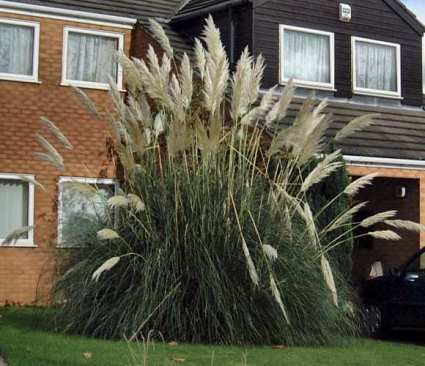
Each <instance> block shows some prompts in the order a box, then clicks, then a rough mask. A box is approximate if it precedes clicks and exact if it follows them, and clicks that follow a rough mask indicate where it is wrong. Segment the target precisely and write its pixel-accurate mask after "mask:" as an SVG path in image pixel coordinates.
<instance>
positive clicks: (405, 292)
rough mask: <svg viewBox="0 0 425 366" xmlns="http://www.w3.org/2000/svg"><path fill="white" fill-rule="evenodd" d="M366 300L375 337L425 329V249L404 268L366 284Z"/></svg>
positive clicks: (372, 332)
mask: <svg viewBox="0 0 425 366" xmlns="http://www.w3.org/2000/svg"><path fill="white" fill-rule="evenodd" d="M363 301H364V304H365V307H366V319H367V323H368V327H369V331H370V333H371V335H372V336H382V335H385V334H386V332H387V331H389V330H391V329H393V328H409V329H412V328H417V329H425V248H423V249H422V250H420V251H419V252H418V253H417V254H416V255H414V256H413V257H412V258H411V259H410V260H409V261H407V263H406V264H405V265H404V266H402V267H401V268H399V269H394V270H392V271H390V273H388V274H386V275H384V276H382V277H378V278H375V279H372V280H369V281H368V282H366V284H365V286H364V288H363Z"/></svg>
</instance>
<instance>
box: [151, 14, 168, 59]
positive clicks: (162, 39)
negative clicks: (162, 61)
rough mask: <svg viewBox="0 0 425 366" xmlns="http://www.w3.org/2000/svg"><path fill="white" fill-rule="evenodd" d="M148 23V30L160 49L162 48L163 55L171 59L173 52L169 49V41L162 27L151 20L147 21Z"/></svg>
mask: <svg viewBox="0 0 425 366" xmlns="http://www.w3.org/2000/svg"><path fill="white" fill-rule="evenodd" d="M149 23H150V29H151V31H152V33H153V35H154V37H155V39H156V40H157V41H158V43H159V44H160V45H161V47H162V48H163V50H164V51H165V53H166V54H167V55H168V57H169V58H173V57H174V50H173V47H171V44H170V40H169V39H168V37H167V34H166V33H165V31H164V28H163V27H162V25H161V24H159V23H158V22H157V21H156V20H154V19H152V18H150V19H149Z"/></svg>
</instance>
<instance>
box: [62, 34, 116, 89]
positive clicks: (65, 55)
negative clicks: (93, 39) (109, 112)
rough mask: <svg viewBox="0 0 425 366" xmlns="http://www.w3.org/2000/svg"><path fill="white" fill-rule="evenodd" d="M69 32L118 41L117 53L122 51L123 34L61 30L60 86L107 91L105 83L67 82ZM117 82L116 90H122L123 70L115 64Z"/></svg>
mask: <svg viewBox="0 0 425 366" xmlns="http://www.w3.org/2000/svg"><path fill="white" fill-rule="evenodd" d="M69 32H72V33H81V34H91V35H95V36H102V37H109V38H115V39H117V40H118V50H117V51H118V52H123V51H124V34H122V33H117V32H106V31H97V30H93V29H83V28H75V27H64V30H63V50H62V82H61V85H64V86H71V85H72V86H76V87H80V88H89V89H100V90H109V89H110V87H109V84H107V83H97V82H89V81H81V80H68V79H67V78H66V75H67V60H68V36H69ZM117 67H118V71H117V80H115V81H116V83H117V85H118V88H119V89H120V90H122V88H123V69H122V66H121V65H120V64H119V63H118V62H117Z"/></svg>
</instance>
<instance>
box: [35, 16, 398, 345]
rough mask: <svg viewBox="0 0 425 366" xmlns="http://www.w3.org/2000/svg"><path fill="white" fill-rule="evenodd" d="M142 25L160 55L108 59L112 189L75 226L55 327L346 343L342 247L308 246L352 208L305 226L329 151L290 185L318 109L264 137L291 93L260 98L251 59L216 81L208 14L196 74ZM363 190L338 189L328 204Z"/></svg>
mask: <svg viewBox="0 0 425 366" xmlns="http://www.w3.org/2000/svg"><path fill="white" fill-rule="evenodd" d="M152 27H153V30H154V32H155V33H156V35H157V38H158V40H159V42H160V43H161V45H162V47H163V49H164V50H165V53H164V55H163V56H162V59H161V61H159V58H158V56H157V55H156V54H155V52H154V50H153V48H152V47H151V48H150V49H149V51H148V55H147V58H148V61H147V63H146V62H145V61H143V60H129V59H127V58H126V57H124V56H120V62H121V64H122V66H123V68H124V70H125V75H126V79H127V90H128V95H127V97H126V100H125V101H124V100H123V98H122V96H121V95H120V93H119V92H118V89H117V87H116V85H115V84H114V83H113V82H111V97H112V101H113V103H114V107H115V111H114V113H111V114H110V115H108V117H110V118H111V120H112V127H113V132H114V134H113V135H114V142H115V148H116V151H117V154H118V156H119V160H120V163H121V166H122V169H121V171H122V173H123V174H122V175H123V176H122V190H121V191H120V192H118V194H117V195H116V196H114V197H112V198H110V199H109V200H108V205H109V207H110V212H109V214H108V215H106V218H104V219H105V220H107V222H100V221H99V220H97V221H96V220H93V222H91V223H90V224H87V225H85V226H88V227H86V228H85V230H83V231H82V232H84V233H85V234H84V235H83V236H80V238H79V244H80V245H81V249H80V252H79V256H78V258H77V259H76V264H75V266H73V267H72V268H71V269H70V270H69V271H68V272H67V273H66V274H65V275H64V277H63V278H62V279H61V280H60V281H59V283H58V286H57V290H58V293H59V294H60V296H61V298H62V299H63V300H64V302H63V306H62V311H61V319H62V321H63V322H64V324H65V325H66V329H67V330H68V331H71V332H78V333H82V334H87V335H94V336H98V337H105V338H113V337H124V336H125V337H127V338H130V339H134V338H135V337H141V336H142V335H145V336H147V334H148V333H149V332H150V331H157V332H160V333H161V334H162V335H163V336H164V337H165V338H166V339H169V340H179V341H185V342H212V343H243V344H246V343H256V344H261V343H275V342H278V343H285V344H288V345H303V344H309V345H318V344H329V343H331V342H334V341H338V340H340V339H341V336H344V335H352V334H356V333H357V331H358V329H359V323H358V321H357V320H356V317H355V316H354V315H353V312H351V311H347V309H349V308H350V306H347V304H348V303H347V302H348V300H349V299H348V295H347V294H348V292H349V288H348V285H347V283H346V281H343V280H341V279H340V277H341V276H340V273H339V271H338V268H334V270H332V267H331V265H330V263H329V260H328V257H329V255H330V254H329V253H330V251H332V249H333V248H336V247H338V245H340V244H341V243H343V242H344V241H345V239H346V236H345V234H344V235H342V236H339V237H337V238H335V239H334V240H332V241H331V242H329V243H326V245H323V244H324V243H323V238H324V237H329V235H330V234H331V233H333V232H336V231H337V230H340V229H341V228H344V227H346V225H347V223H348V224H350V220H351V217H352V215H353V214H354V213H355V212H356V211H358V210H359V209H360V208H361V207H362V204H359V205H356V206H354V207H352V208H349V209H348V210H345V211H344V212H338V213H336V216H335V217H330V218H329V219H328V220H327V222H328V221H329V223H328V225H326V226H325V227H320V226H318V223H319V222H320V213H317V214H316V215H315V214H313V211H312V209H311V207H310V204H309V200H308V198H307V194H308V192H310V190H311V188H312V187H314V186H315V185H317V184H319V183H320V182H321V181H323V179H326V178H327V177H329V176H331V175H332V174H334V173H335V172H336V171H338V170H340V169H342V167H343V163H342V162H341V160H340V158H341V155H340V152H339V151H335V152H333V153H331V154H327V155H324V156H323V158H321V160H320V161H319V163H318V164H317V165H316V166H315V167H314V168H313V169H311V170H310V171H309V172H308V174H305V172H306V170H307V169H308V168H309V166H310V165H311V163H312V161H315V160H316V159H317V156H318V154H321V153H322V152H323V151H325V150H324V149H325V147H326V145H325V143H324V132H325V131H326V129H327V128H328V127H329V125H330V123H331V118H330V116H328V115H326V114H324V108H325V107H326V101H323V102H321V103H320V104H318V105H317V103H316V102H315V101H314V100H313V99H311V98H310V99H307V100H306V101H305V103H304V105H303V107H302V108H301V111H300V112H299V114H298V116H297V118H296V120H295V122H294V123H293V125H292V126H291V127H289V128H287V129H285V130H282V131H276V132H273V131H275V130H276V129H275V128H274V127H275V126H276V125H277V124H278V123H279V122H280V121H281V120H283V119H284V118H285V116H286V112H287V110H288V108H289V105H290V102H291V98H292V95H293V93H294V88H293V86H292V84H291V83H290V84H289V85H287V86H286V88H285V89H284V91H283V93H282V95H281V96H280V97H279V98H276V93H277V90H276V88H273V89H271V90H269V91H267V92H265V93H260V89H261V80H262V74H263V69H264V66H263V60H262V58H261V57H259V58H258V59H257V60H254V59H253V58H252V57H251V56H250V55H249V54H248V51H245V52H244V53H243V54H242V56H241V59H240V61H239V62H238V64H237V68H236V71H235V72H234V73H233V74H232V75H231V74H230V71H229V64H228V60H227V57H226V53H225V51H224V48H223V46H222V44H221V41H220V33H219V31H218V30H217V29H216V27H215V26H214V24H213V22H212V19H211V18H210V19H209V20H208V21H207V24H206V26H205V30H204V33H203V41H204V44H205V45H206V46H205V48H204V46H203V44H202V43H201V42H200V41H198V40H197V41H196V47H195V54H196V57H195V62H196V71H195V72H196V74H195V72H194V70H193V69H192V65H191V62H190V60H189V58H188V56H186V55H184V56H183V57H182V59H181V60H177V59H176V58H175V57H174V51H173V50H172V48H171V46H170V43H169V41H168V39H167V38H166V36H165V33H164V32H163V30H162V29H161V27H160V26H159V25H158V24H157V23H155V22H152ZM195 80H198V81H195ZM77 93H78V95H79V96H80V97H81V98H82V99H83V101H84V103H85V104H86V105H87V106H88V108H89V110H90V111H91V112H92V113H94V114H97V113H98V112H97V110H96V108H95V106H94V104H93V102H92V101H90V100H89V99H88V98H87V97H86V96H85V95H84V93H83V92H81V91H77ZM370 123H371V116H366V117H362V118H359V119H356V120H354V121H353V122H352V123H350V124H349V125H347V126H346V127H345V128H344V129H343V130H342V131H340V132H339V133H338V135H337V139H342V138H345V137H346V136H348V135H350V134H351V133H353V132H355V131H357V130H359V129H360V128H361V127H362V126H365V125H369V124H370ZM51 131H53V132H54V133H55V134H56V136H57V138H58V140H59V141H61V142H62V143H64V144H65V146H69V142H68V141H67V140H66V138H65V137H64V136H63V135H62V134H61V133H60V132H59V131H58V130H57V129H55V128H51ZM46 142H47V140H45V139H44V140H40V143H41V144H42V146H43V147H44V148H45V149H46V153H42V154H41V155H40V157H41V158H42V159H43V160H45V161H47V162H49V163H51V164H53V165H55V166H57V167H58V168H62V167H63V158H62V157H61V156H60V154H59V153H58V151H57V150H56V149H55V148H54V147H53V145H52V144H49V143H46ZM372 178H373V177H365V178H362V179H360V180H358V181H356V182H354V183H351V184H350V185H348V186H346V187H342V189H341V192H338V193H337V196H336V197H335V198H334V199H332V200H331V202H333V201H334V200H338V198H339V197H341V196H343V195H345V194H354V193H356V192H357V191H358V190H359V189H360V188H361V187H363V186H365V185H367V184H370V181H371V179H372ZM76 189H84V188H82V187H81V185H77V186H76ZM86 191H88V192H89V191H90V189H86ZM93 195H96V192H94V193H93ZM326 210H327V206H324V207H321V211H323V212H328V211H326ZM390 217H391V215H389V214H387V215H386V216H385V218H386V219H389V218H390ZM377 219H378V220H382V216H381V217H379V218H376V217H375V218H371V219H370V220H372V221H376V220H377ZM368 223H370V221H368V222H364V223H360V224H361V225H366V224H368ZM322 226H323V225H322ZM350 227H351V225H350ZM99 228H102V229H100V230H99ZM348 231H350V229H348ZM371 235H375V236H379V237H387V238H394V237H396V236H397V234H395V233H394V232H392V231H390V230H386V231H383V232H375V233H371ZM348 254H349V253H347V255H348ZM335 283H337V284H338V286H336V285H335Z"/></svg>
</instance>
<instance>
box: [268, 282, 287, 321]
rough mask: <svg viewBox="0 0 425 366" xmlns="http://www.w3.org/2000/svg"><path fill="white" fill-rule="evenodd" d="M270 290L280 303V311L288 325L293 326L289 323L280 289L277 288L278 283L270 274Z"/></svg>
mask: <svg viewBox="0 0 425 366" xmlns="http://www.w3.org/2000/svg"><path fill="white" fill-rule="evenodd" d="M270 289H271V291H272V294H273V297H274V298H275V300H276V302H277V303H278V305H279V307H280V310H282V314H283V316H284V317H285V320H286V322H287V323H288V324H291V322H290V321H289V316H288V312H287V311H286V308H285V305H284V304H283V300H282V296H281V294H280V291H279V288H278V287H277V284H276V281H275V279H274V277H273V275H272V274H270Z"/></svg>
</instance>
